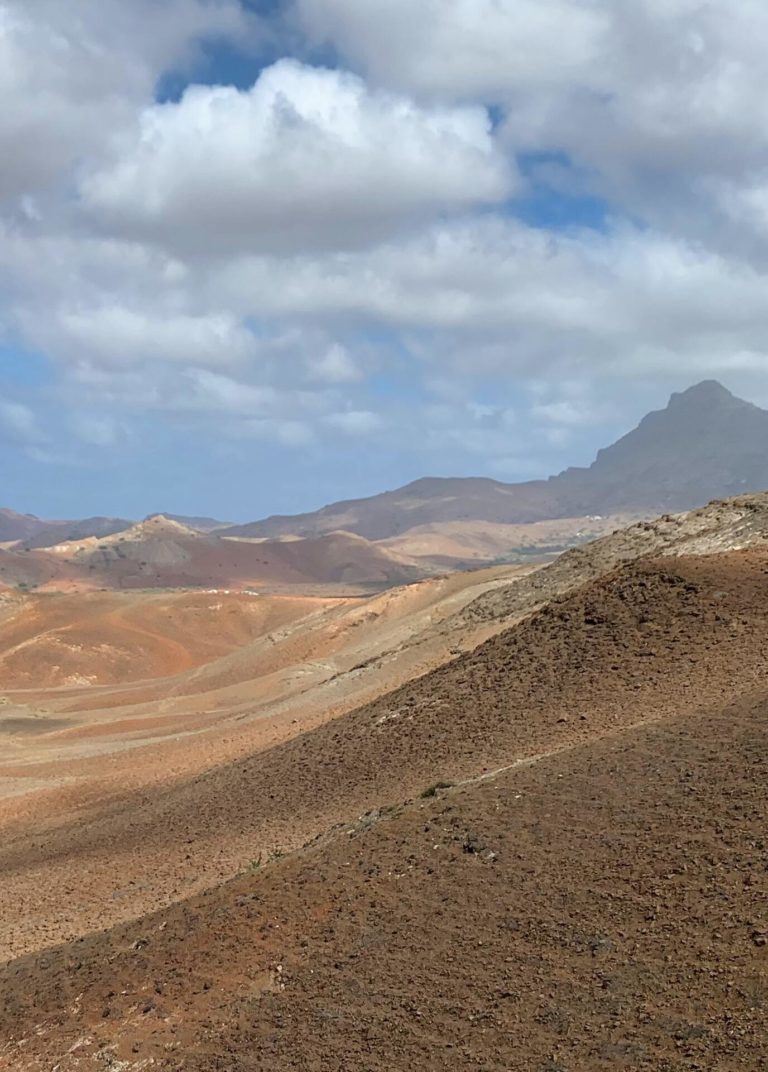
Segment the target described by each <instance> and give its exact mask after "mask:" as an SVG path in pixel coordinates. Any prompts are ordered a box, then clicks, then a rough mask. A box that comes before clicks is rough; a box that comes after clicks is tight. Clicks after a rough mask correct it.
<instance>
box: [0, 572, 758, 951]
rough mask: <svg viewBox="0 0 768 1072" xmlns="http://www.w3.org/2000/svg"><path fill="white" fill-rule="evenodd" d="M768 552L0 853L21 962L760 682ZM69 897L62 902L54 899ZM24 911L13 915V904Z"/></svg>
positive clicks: (457, 666)
mask: <svg viewBox="0 0 768 1072" xmlns="http://www.w3.org/2000/svg"><path fill="white" fill-rule="evenodd" d="M766 644H768V554H766V553H765V552H757V551H752V552H746V553H742V554H727V555H722V556H713V557H706V558H690V559H685V558H681V559H679V560H675V561H671V560H668V559H666V560H660V561H648V562H644V563H641V564H638V565H636V566H631V567H626V568H624V569H623V570H620V571H618V572H617V573H614V574H611V575H610V576H609V577H607V578H604V579H602V580H600V581H598V582H596V583H595V584H593V585H591V586H588V587H587V588H586V589H584V590H582V591H579V592H577V593H575V594H574V595H572V596H571V597H569V598H567V599H565V600H563V601H560V602H557V603H555V604H553V605H552V606H550V607H547V608H545V609H544V610H543V611H541V612H540V613H539V614H537V615H536V616H534V617H533V618H532V619H530V620H528V621H526V622H524V623H522V624H521V625H520V626H518V627H516V628H513V629H510V630H508V631H506V632H504V633H501V634H500V635H498V636H496V637H494V638H493V639H492V640H490V641H488V642H487V643H486V644H484V645H482V646H481V647H480V648H479V649H478V650H477V651H475V652H472V653H471V654H469V655H466V656H462V657H460V658H458V659H456V660H454V661H453V662H451V663H449V664H447V665H445V666H443V667H441V668H440V669H438V670H436V671H434V672H432V673H431V674H429V675H428V676H427V677H425V678H422V679H420V680H417V681H414V682H412V683H410V684H408V685H405V686H403V687H402V688H401V689H399V690H396V691H395V692H393V693H391V694H389V695H387V696H384V697H382V698H381V699H380V700H377V701H375V702H374V703H373V704H371V705H369V706H367V707H364V708H362V709H360V710H357V711H353V712H351V713H350V714H347V715H344V716H342V717H340V718H337V719H335V720H334V721H331V722H326V723H324V724H321V725H319V726H318V727H317V728H316V729H313V730H311V731H309V732H304V733H300V735H299V736H295V737H293V738H291V739H287V740H283V742H282V743H277V744H275V745H274V747H272V748H268V749H266V750H262V751H258V752H256V753H254V754H251V755H243V756H242V758H241V759H239V760H238V761H237V762H236V763H233V764H229V765H224V766H221V767H219V768H216V769H213V770H210V771H208V772H206V773H201V774H200V775H198V776H197V777H194V778H192V779H191V780H187V779H184V778H181V779H179V780H178V781H177V782H176V783H175V784H171V785H170V787H169V788H168V789H166V790H164V791H153V790H152V789H143V790H141V791H139V792H136V793H134V794H125V795H123V796H122V797H120V796H118V797H116V798H112V799H111V800H109V801H105V802H104V805H103V808H102V810H101V812H100V813H97V814H95V815H94V816H93V817H91V818H87V819H85V820H80V821H78V820H67V821H66V822H64V823H63V824H62V823H60V824H57V825H56V827H55V828H53V829H50V830H48V831H46V830H45V829H44V828H43V829H40V830H38V831H37V832H36V834H35V837H34V841H33V842H32V843H31V842H30V837H29V828H28V827H27V826H25V825H24V823H23V822H21V821H19V823H18V825H17V826H16V827H15V829H16V831H17V833H16V836H14V827H13V826H10V827H8V828H7V833H6V840H5V844H4V845H3V847H2V848H1V849H0V904H2V905H3V906H4V907H3V910H2V911H3V916H2V928H1V929H2V931H3V934H4V937H5V942H6V945H5V948H6V950H7V951H8V952H10V953H20V952H22V951H23V950H24V949H29V948H34V947H35V946H39V945H42V944H45V943H47V942H50V941H52V940H56V939H59V938H65V937H68V936H71V935H77V934H80V933H83V931H87V930H89V929H93V928H96V927H98V926H103V925H106V924H108V923H110V922H113V921H115V920H118V919H121V918H128V917H130V916H133V915H138V914H140V913H141V912H142V911H146V910H147V909H148V908H149V907H150V906H152V905H155V904H158V903H161V904H162V903H168V902H170V901H173V900H174V899H178V898H179V897H181V896H183V895H184V894H185V893H186V892H193V891H194V890H195V889H201V888H202V887H204V886H205V885H210V884H211V883H213V882H216V881H217V880H219V879H221V878H225V877H227V876H228V875H231V874H232V873H234V872H235V871H237V870H238V869H239V868H241V867H242V866H244V865H245V864H246V863H247V861H248V860H250V859H253V858H256V857H258V855H259V853H268V852H269V851H270V850H272V849H274V848H275V847H281V848H284V849H290V848H294V847H297V846H298V845H300V844H301V843H302V842H303V841H305V840H306V839H307V838H309V837H313V836H315V835H317V834H319V833H321V832H322V831H324V830H326V829H327V828H328V827H329V826H330V825H332V824H333V823H335V822H339V821H343V820H344V819H347V818H349V817H352V816H355V815H359V814H361V813H362V812H365V811H368V810H370V809H372V808H377V807H380V806H382V805H387V804H396V803H397V802H399V801H400V800H402V799H405V798H407V797H409V796H413V795H415V794H416V793H418V792H419V791H420V790H421V789H423V788H424V787H425V786H426V785H428V784H429V783H430V782H434V781H438V780H440V779H446V780H449V781H456V780H459V779H462V778H466V777H471V776H474V775H477V774H479V773H483V772H486V771H490V770H493V769H495V768H497V767H501V766H504V765H507V764H510V763H514V762H516V761H518V760H520V759H524V758H526V757H530V756H533V755H537V754H540V753H542V752H547V751H550V750H552V749H559V748H562V747H564V746H569V745H575V744H577V743H579V742H584V741H588V740H593V739H595V738H597V737H600V736H602V735H603V734H605V733H607V732H613V731H616V730H619V729H621V728H623V727H628V726H631V725H635V724H636V723H639V722H643V721H647V720H649V719H655V718H669V717H682V716H686V715H688V714H691V713H693V712H696V711H698V710H701V709H702V708H709V707H716V708H719V707H722V706H723V705H725V704H727V703H730V702H733V701H734V700H735V699H736V698H738V697H739V696H741V695H743V694H744V693H746V692H748V691H750V690H753V691H754V690H762V689H764V688H765V685H766V679H767V677H768V667H766V664H765V661H764V655H763V653H764V651H765V648H766ZM61 889H67V890H68V891H70V892H69V896H68V899H67V902H66V904H65V905H62V902H61V899H60V897H59V891H60V890H61ZM19 905H22V906H24V907H23V911H21V912H20V911H19V908H18V906H19Z"/></svg>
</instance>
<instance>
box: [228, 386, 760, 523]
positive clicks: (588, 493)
mask: <svg viewBox="0 0 768 1072" xmlns="http://www.w3.org/2000/svg"><path fill="white" fill-rule="evenodd" d="M766 484H768V412H766V411H765V410H762V409H759V408H758V407H757V406H754V405H752V404H751V403H749V402H744V401H742V400H741V399H738V398H735V397H734V396H733V395H732V394H731V393H730V392H729V391H727V390H726V389H725V388H724V387H722V386H721V385H720V384H718V383H716V382H714V381H711V380H710V381H705V382H703V383H700V384H698V385H697V386H695V387H691V388H689V389H688V390H687V391H684V392H682V393H681V394H674V395H672V397H671V399H670V401H669V404H668V405H667V407H666V409H664V410H660V411H659V412H655V413H650V414H648V416H646V417H645V418H644V419H643V420H642V421H641V422H640V424H639V425H638V427H637V428H635V429H634V431H632V432H630V433H629V434H628V435H626V436H624V437H623V438H622V439H620V440H619V441H618V442H617V443H614V444H613V446H611V447H608V448H607V449H605V450H601V451H600V452H599V453H598V455H597V458H596V460H595V462H594V463H593V464H592V465H591V466H590V467H589V468H588V469H567V470H566V471H565V472H563V473H560V474H559V475H558V476H554V477H551V478H550V479H549V480H536V481H530V482H527V483H523V484H504V483H501V482H499V481H496V480H488V479H479V478H464V479H458V478H456V479H437V478H429V479H424V480H417V481H415V482H414V483H412V484H408V485H407V486H406V487H404V488H399V489H397V490H396V491H388V492H385V493H384V494H382V495H374V496H372V497H370V498H366V499H355V500H350V501H348V502H340V503H334V504H332V505H331V506H326V507H324V508H323V509H322V510H318V511H316V512H315V513H309V514H300V515H297V516H296V517H271V518H267V519H266V520H265V521H259V522H255V523H253V524H251V525H240V526H237V527H235V528H232V529H229V530H227V531H229V532H230V533H231V534H233V535H247V536H262V537H275V536H279V535H283V534H286V533H293V534H297V535H301V536H314V535H318V534H320V533H323V532H327V531H330V530H333V529H339V528H343V529H346V530H348V531H350V532H356V533H359V534H360V535H361V536H365V537H366V538H367V539H370V540H382V539H388V538H390V537H393V536H400V535H401V534H402V533H404V532H408V531H409V530H410V529H413V528H415V527H417V526H424V525H434V524H439V523H445V522H455V521H486V522H490V523H493V524H528V523H531V522H535V521H542V520H547V519H552V518H568V517H581V516H584V515H594V514H621V513H624V514H626V513H634V514H645V515H647V516H654V515H656V514H659V513H662V512H664V511H667V510H689V509H692V508H694V507H697V506H701V505H702V504H704V503H706V502H707V501H709V500H710V499H715V498H722V497H726V496H732V495H738V494H741V493H743V492H748V491H762V490H763V489H764V488H765V486H766Z"/></svg>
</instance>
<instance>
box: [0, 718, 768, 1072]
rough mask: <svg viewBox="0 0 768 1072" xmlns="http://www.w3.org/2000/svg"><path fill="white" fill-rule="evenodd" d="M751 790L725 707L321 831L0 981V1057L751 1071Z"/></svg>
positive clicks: (767, 750)
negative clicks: (278, 856)
mask: <svg viewBox="0 0 768 1072" xmlns="http://www.w3.org/2000/svg"><path fill="white" fill-rule="evenodd" d="M766 779H768V708H767V707H766V703H765V701H762V702H760V703H757V704H756V703H754V702H753V703H748V702H746V701H741V702H740V703H738V704H736V705H735V706H733V707H731V708H729V709H727V710H723V711H722V712H718V711H715V712H712V713H702V714H699V715H696V716H694V717H688V718H680V717H678V718H674V717H673V718H670V719H668V720H666V721H663V722H660V723H656V724H654V725H651V726H646V727H642V728H639V729H636V730H629V731H625V732H623V733H617V734H614V735H611V736H609V737H605V738H603V739H602V740H597V741H588V742H584V743H583V744H581V745H576V746H575V747H571V748H570V749H567V750H564V751H562V752H560V753H559V754H557V755H554V756H549V757H544V758H542V759H540V760H539V761H538V762H533V763H532V764H529V765H527V766H523V767H518V768H517V769H514V770H510V771H507V772H505V773H502V774H499V775H497V776H495V777H493V778H489V779H487V780H484V781H482V782H480V783H476V784H470V785H466V786H464V787H461V788H459V789H455V790H451V791H448V792H445V793H443V792H439V793H438V795H437V797H436V798H435V799H430V800H423V801H417V802H416V803H414V804H411V805H410V806H408V807H405V808H404V809H402V810H396V811H395V812H394V813H392V814H391V815H390V816H389V817H386V818H382V819H380V820H379V821H378V822H372V821H371V820H370V819H368V820H365V821H362V822H358V823H352V824H345V827H344V828H343V829H340V830H338V831H337V832H336V833H335V834H334V836H332V837H330V838H328V839H325V840H323V841H321V842H320V843H319V844H317V845H315V846H310V847H307V848H306V849H304V850H302V851H300V852H298V853H296V854H295V855H294V856H292V857H291V858H289V859H287V860H284V861H281V862H278V863H274V864H270V865H269V866H268V867H266V869H265V870H264V871H263V873H255V874H249V875H246V876H243V877H241V878H239V879H237V880H235V881H234V882H232V883H230V884H227V885H225V886H223V887H221V888H219V889H216V890H212V891H210V892H209V893H207V894H205V895H203V896H200V897H197V898H195V899H193V900H191V901H188V902H185V903H184V904H182V905H178V906H176V907H174V908H172V909H170V910H167V911H163V912H161V913H158V914H155V915H153V916H150V917H147V918H146V919H143V920H141V921H139V922H138V923H133V924H129V925H124V926H122V927H119V928H117V929H116V930H114V931H112V932H107V933H105V934H102V935H97V936H94V937H92V938H89V939H86V940H85V941H83V942H80V943H77V944H75V945H73V946H65V947H63V948H61V949H58V950H54V951H51V952H47V953H45V954H42V955H39V956H36V957H31V958H28V959H26V960H23V961H19V962H17V963H15V964H11V965H9V966H8V967H6V968H5V969H2V970H0V1010H2V1011H0V1040H3V1041H0V1068H7V1069H14V1072H42V1070H43V1069H46V1070H47V1069H49V1068H50V1067H51V1066H52V1063H55V1065H56V1067H57V1068H58V1069H59V1070H60V1072H74V1070H76V1069H91V1068H93V1069H98V1068H104V1067H120V1068H121V1069H124V1070H126V1072H128V1070H134V1069H135V1070H138V1069H144V1068H148V1067H152V1068H157V1069H159V1070H181V1069H184V1070H185V1072H222V1070H224V1069H227V1070H230V1072H246V1070H248V1072H255V1070H264V1072H267V1070H270V1072H271V1070H273V1069H275V1068H277V1067H280V1068H286V1069H296V1070H308V1069H312V1070H317V1072H320V1070H326V1069H341V1068H345V1069H347V1068H348V1069H353V1068H354V1069H358V1068H359V1069H363V1068H364V1069H366V1070H369V1072H392V1070H395V1069H396V1070H400V1069H406V1068H408V1069H413V1070H416V1072H422V1070H424V1072H428V1070H429V1072H431V1070H436V1069H442V1068H451V1069H456V1070H463V1069H466V1070H470V1069H472V1070H474V1069H476V1068H477V1067H482V1068H485V1069H493V1070H494V1072H501V1070H504V1072H531V1070H537V1072H558V1070H568V1072H602V1070H606V1072H607V1070H609V1069H611V1070H612V1069H616V1068H617V1067H618V1068H622V1067H627V1068H637V1069H644V1070H648V1072H651V1070H653V1072H682V1070H684V1069H685V1070H691V1069H709V1068H717V1069H718V1070H719V1072H737V1070H742V1072H744V1070H754V1069H757V1068H760V1067H762V1066H763V1064H764V1063H765V1062H766V1061H768V1038H767V1037H766V1034H765V1030H764V1029H765V1002H766V999H767V998H768V970H767V966H766V959H765V943H766V936H767V935H768V917H767V916H766V913H765V905H766V898H768V881H767V878H766V873H765V868H764V867H763V866H762V865H763V859H762V855H761V852H760V846H761V845H762V842H763V838H764V833H765V831H764V819H763V810H764V809H763V805H764V789H765V784H766ZM22 1040H23V1041H22ZM118 1062H120V1063H119V1064H118Z"/></svg>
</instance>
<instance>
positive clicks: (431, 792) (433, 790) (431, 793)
mask: <svg viewBox="0 0 768 1072" xmlns="http://www.w3.org/2000/svg"><path fill="white" fill-rule="evenodd" d="M455 784H456V783H455V782H435V784H434V785H430V786H428V787H427V788H426V789H425V790H424V792H423V793H421V794H420V795H421V799H422V800H427V799H428V798H429V797H436V796H437V794H438V792H439V791H440V790H441V789H453V787H454V785H455Z"/></svg>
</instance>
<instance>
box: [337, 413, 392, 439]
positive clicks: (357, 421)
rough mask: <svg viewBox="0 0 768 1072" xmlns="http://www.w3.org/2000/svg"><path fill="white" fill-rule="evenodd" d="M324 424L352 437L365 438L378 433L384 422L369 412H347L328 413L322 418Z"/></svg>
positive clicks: (375, 414)
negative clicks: (372, 433)
mask: <svg viewBox="0 0 768 1072" xmlns="http://www.w3.org/2000/svg"><path fill="white" fill-rule="evenodd" d="M324 422H325V424H327V425H328V426H329V427H330V428H336V429H338V430H339V431H340V432H344V433H346V434H347V435H352V436H365V435H369V434H370V433H371V432H378V431H379V430H380V429H381V428H383V427H384V421H383V420H382V418H381V417H380V416H379V415H378V414H377V413H372V412H371V411H370V410H348V411H347V412H345V413H330V414H329V415H328V416H327V417H325V418H324Z"/></svg>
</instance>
